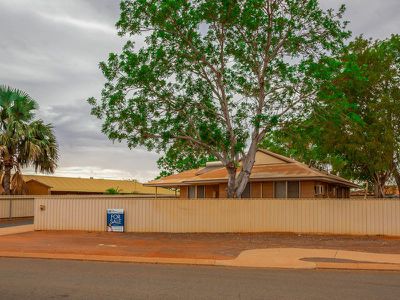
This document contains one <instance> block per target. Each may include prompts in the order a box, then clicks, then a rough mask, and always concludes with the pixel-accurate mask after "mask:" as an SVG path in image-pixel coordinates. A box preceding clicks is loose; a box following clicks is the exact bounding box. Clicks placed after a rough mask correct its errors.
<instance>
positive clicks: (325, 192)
mask: <svg viewBox="0 0 400 300" xmlns="http://www.w3.org/2000/svg"><path fill="white" fill-rule="evenodd" d="M227 183H228V174H227V171H226V169H225V167H224V166H223V165H222V163H221V162H210V163H207V164H206V166H205V167H202V168H199V169H194V170H189V171H185V172H182V173H179V174H175V175H171V176H167V177H164V178H161V179H158V180H153V181H150V182H148V183H146V184H145V186H151V187H174V188H179V189H180V197H181V198H189V199H192V198H226V196H227ZM357 187H358V185H356V184H354V183H352V182H350V181H348V180H346V179H344V178H341V177H338V176H335V175H332V174H329V173H327V172H323V171H320V170H317V169H315V168H311V167H309V166H307V165H305V164H303V163H300V162H298V161H296V160H293V159H291V158H288V157H285V156H282V155H279V154H276V153H273V152H271V151H267V150H258V151H257V153H256V158H255V164H254V167H253V170H252V172H251V175H250V180H249V183H248V184H247V186H246V188H245V190H244V192H243V194H242V197H243V198H315V197H316V198H328V197H330V198H332V197H333V198H349V197H350V188H357Z"/></svg>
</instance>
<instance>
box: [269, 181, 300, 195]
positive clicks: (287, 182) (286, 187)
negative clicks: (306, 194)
mask: <svg viewBox="0 0 400 300" xmlns="http://www.w3.org/2000/svg"><path fill="white" fill-rule="evenodd" d="M278 182H284V183H285V197H283V198H282V197H279V198H278V197H276V193H275V191H276V183H278ZM289 182H297V183H298V186H299V193H298V196H297V197H290V198H289V197H288V186H289ZM273 183H274V184H273V185H272V192H273V196H274V198H275V199H300V195H301V181H300V180H277V181H274V182H273Z"/></svg>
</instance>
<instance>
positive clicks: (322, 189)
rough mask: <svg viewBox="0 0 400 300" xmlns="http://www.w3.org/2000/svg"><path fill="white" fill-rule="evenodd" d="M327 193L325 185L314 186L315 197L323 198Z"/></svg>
mask: <svg viewBox="0 0 400 300" xmlns="http://www.w3.org/2000/svg"><path fill="white" fill-rule="evenodd" d="M324 193H325V186H324V185H323V184H316V185H314V196H323V195H324Z"/></svg>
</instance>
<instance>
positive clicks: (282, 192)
mask: <svg viewBox="0 0 400 300" xmlns="http://www.w3.org/2000/svg"><path fill="white" fill-rule="evenodd" d="M275 198H286V181H277V182H275Z"/></svg>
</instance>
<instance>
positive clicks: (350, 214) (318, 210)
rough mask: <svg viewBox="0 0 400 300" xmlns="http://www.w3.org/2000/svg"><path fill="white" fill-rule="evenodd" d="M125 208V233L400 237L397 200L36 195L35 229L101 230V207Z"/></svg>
mask: <svg viewBox="0 0 400 300" xmlns="http://www.w3.org/2000/svg"><path fill="white" fill-rule="evenodd" d="M107 208H123V209H124V210H125V230H126V231H128V232H297V233H333V234H360V235H390V236H400V200H399V199H367V200H364V199H243V200H232V199H205V200H183V199H163V200H161V199H158V200H155V199H138V198H129V197H109V196H107V197H105V196H101V197H99V196H92V197H90V196H84V197H77V196H75V197H73V196H72V197H65V196H64V197H61V196H58V197H54V196H53V197H52V196H49V197H41V198H36V199H35V229H36V230H90V231H103V230H105V228H106V209H107Z"/></svg>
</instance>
